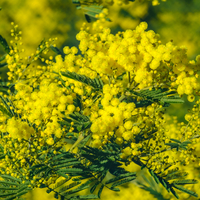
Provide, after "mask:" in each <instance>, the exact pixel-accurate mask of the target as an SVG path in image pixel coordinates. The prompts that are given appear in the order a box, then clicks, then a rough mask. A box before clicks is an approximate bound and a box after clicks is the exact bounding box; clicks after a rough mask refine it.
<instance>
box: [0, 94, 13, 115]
mask: <svg viewBox="0 0 200 200" xmlns="http://www.w3.org/2000/svg"><path fill="white" fill-rule="evenodd" d="M0 99H1V102H2V103H3V105H4V106H2V105H0V110H1V112H2V113H3V114H5V115H7V116H9V117H12V116H14V115H15V112H14V111H13V110H12V109H11V107H13V108H14V106H13V105H12V102H11V101H10V99H9V98H4V97H3V96H2V95H0Z"/></svg>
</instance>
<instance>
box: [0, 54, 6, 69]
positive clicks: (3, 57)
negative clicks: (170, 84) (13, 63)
mask: <svg viewBox="0 0 200 200" xmlns="http://www.w3.org/2000/svg"><path fill="white" fill-rule="evenodd" d="M6 56H7V54H4V55H3V56H1V57H0V62H1V61H3V60H4V59H5V58H6ZM5 64H6V65H7V63H5ZM3 66H5V65H3ZM3 66H2V65H1V67H3Z"/></svg>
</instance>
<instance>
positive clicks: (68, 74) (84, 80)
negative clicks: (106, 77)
mask: <svg viewBox="0 0 200 200" xmlns="http://www.w3.org/2000/svg"><path fill="white" fill-rule="evenodd" d="M61 74H62V75H63V76H66V77H68V78H71V79H73V80H76V81H79V82H81V83H85V84H86V85H89V86H92V87H93V88H95V89H101V90H102V89H103V85H102V83H103V82H102V81H100V80H99V79H100V78H95V79H98V80H99V83H101V84H97V81H96V80H95V79H91V78H89V77H87V76H84V75H80V74H76V73H75V72H69V71H66V72H61Z"/></svg>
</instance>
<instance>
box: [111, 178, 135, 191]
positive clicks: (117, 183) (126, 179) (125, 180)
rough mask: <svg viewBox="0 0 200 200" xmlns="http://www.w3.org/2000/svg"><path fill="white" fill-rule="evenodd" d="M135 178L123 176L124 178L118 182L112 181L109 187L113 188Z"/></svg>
mask: <svg viewBox="0 0 200 200" xmlns="http://www.w3.org/2000/svg"><path fill="white" fill-rule="evenodd" d="M135 178H136V177H128V178H125V179H123V180H120V181H118V182H115V183H113V185H112V186H111V188H115V187H116V186H119V185H122V184H124V183H128V182H130V181H132V180H134V179H135Z"/></svg>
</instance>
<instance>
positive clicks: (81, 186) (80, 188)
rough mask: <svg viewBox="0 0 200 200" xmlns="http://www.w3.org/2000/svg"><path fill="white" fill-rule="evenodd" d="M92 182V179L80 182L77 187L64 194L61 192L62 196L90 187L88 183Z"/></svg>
mask: <svg viewBox="0 0 200 200" xmlns="http://www.w3.org/2000/svg"><path fill="white" fill-rule="evenodd" d="M91 182H93V180H88V181H86V182H85V183H83V184H81V185H80V186H79V187H78V188H75V189H73V190H70V191H69V192H66V193H64V194H62V195H63V196H67V195H70V194H74V193H76V192H79V191H81V190H85V189H87V188H89V187H90V183H91Z"/></svg>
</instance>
